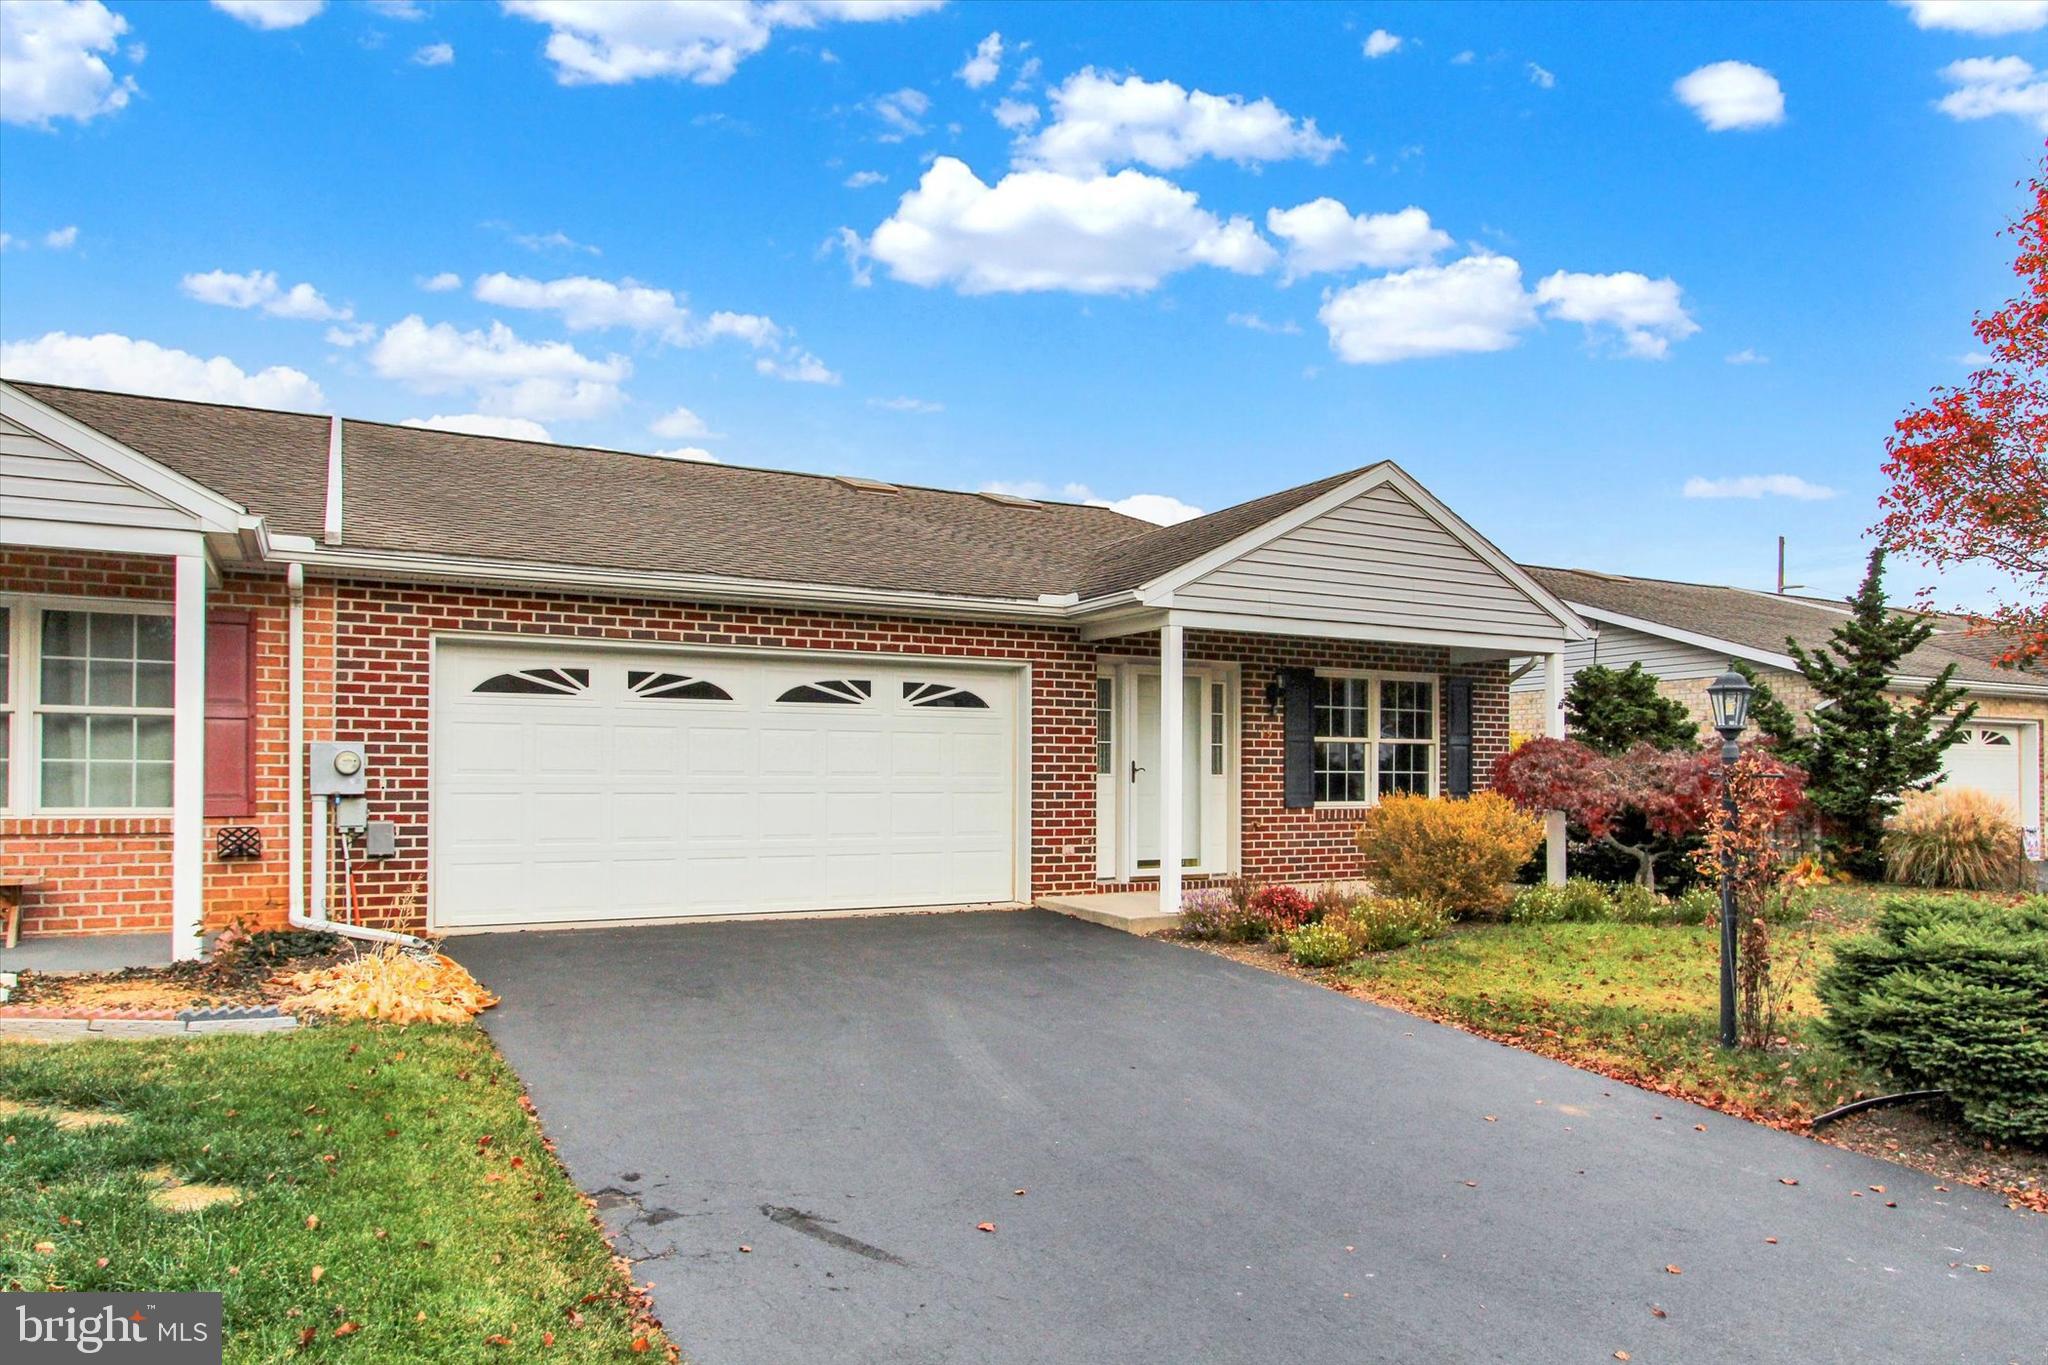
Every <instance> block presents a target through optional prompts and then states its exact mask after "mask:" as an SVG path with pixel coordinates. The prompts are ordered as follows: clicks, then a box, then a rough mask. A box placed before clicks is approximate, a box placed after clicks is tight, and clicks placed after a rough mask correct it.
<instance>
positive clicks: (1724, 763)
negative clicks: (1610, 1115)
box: [1707, 662, 1756, 1047]
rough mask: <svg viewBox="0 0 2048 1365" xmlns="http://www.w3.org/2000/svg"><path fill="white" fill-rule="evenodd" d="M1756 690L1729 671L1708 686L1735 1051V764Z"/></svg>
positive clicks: (1727, 1021)
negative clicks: (1717, 770)
mask: <svg viewBox="0 0 2048 1365" xmlns="http://www.w3.org/2000/svg"><path fill="white" fill-rule="evenodd" d="M1755 690H1756V689H1755V688H1753V687H1751V686H1750V685H1749V680H1748V679H1747V678H1745V677H1743V676H1742V675H1741V674H1740V673H1737V672H1736V671H1735V666H1734V664H1733V663H1732V662H1731V663H1730V664H1729V667H1728V671H1727V672H1726V673H1723V674H1722V675H1721V676H1720V677H1718V678H1716V679H1714V681H1713V682H1711V683H1709V684H1708V685H1707V702H1708V704H1709V705H1711V706H1712V708H1713V712H1714V729H1716V730H1717V731H1719V732H1720V735H1721V829H1722V833H1723V838H1722V840H1721V1046H1722V1047H1734V1046H1735V1045H1736V1043H1737V1042H1738V1041H1739V1039H1738V1037H1737V1033H1736V1028H1735V831H1736V810H1735V760H1736V759H1737V758H1738V757H1739V756H1740V755H1741V752H1742V750H1741V747H1740V745H1739V744H1738V741H1739V740H1740V739H1741V738H1742V731H1743V728H1744V727H1745V726H1747V725H1748V724H1749V697H1750V693H1752V692H1754V691H1755Z"/></svg>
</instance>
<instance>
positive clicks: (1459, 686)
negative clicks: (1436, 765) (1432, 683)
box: [1444, 678, 1472, 796]
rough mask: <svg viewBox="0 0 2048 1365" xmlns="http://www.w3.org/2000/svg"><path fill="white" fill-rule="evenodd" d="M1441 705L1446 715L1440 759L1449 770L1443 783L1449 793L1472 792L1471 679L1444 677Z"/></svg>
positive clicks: (1461, 794) (1468, 793)
mask: <svg viewBox="0 0 2048 1365" xmlns="http://www.w3.org/2000/svg"><path fill="white" fill-rule="evenodd" d="M1444 704H1445V707H1446V709H1447V710H1448V711H1449V713H1450V714H1449V715H1448V717H1447V718H1446V720H1445V724H1444V761H1445V764H1446V766H1447V767H1448V769H1449V771H1448V772H1447V773H1446V774H1445V786H1446V789H1447V790H1448V791H1449V792H1450V794H1451V795H1452V796H1470V795H1471V794H1472V680H1471V679H1470V678H1447V679H1445V680H1444Z"/></svg>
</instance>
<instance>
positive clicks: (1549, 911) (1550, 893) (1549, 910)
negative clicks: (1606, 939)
mask: <svg viewBox="0 0 2048 1365" xmlns="http://www.w3.org/2000/svg"><path fill="white" fill-rule="evenodd" d="M1613 918H1614V902H1613V900H1612V899H1610V898H1609V896H1608V894H1607V888H1606V887H1605V886H1603V885H1601V884H1600V883H1599V882H1596V881H1588V880H1587V879H1586V878H1584V877H1573V878H1572V879H1571V880H1570V881H1568V882H1566V883H1565V884H1564V885H1563V886H1525V887H1523V888H1522V889H1521V891H1520V892H1518V893H1517V894H1516V896H1515V898H1514V901H1513V902H1512V903H1511V904H1510V905H1509V906H1508V919H1509V920H1510V921H1511V922H1513V923H1515V924H1591V923H1594V922H1596V921H1599V920H1606V919H1613Z"/></svg>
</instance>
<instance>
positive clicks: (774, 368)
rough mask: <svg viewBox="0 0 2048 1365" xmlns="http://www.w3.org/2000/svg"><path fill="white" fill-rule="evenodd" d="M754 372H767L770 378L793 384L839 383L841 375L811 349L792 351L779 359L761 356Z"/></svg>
mask: <svg viewBox="0 0 2048 1365" xmlns="http://www.w3.org/2000/svg"><path fill="white" fill-rule="evenodd" d="M754 372H755V373H756V374H765V375H767V376H768V377H769V378H770V379H786V380H788V381H789V382H790V383H792V384H837V383H838V382H839V376H838V375H837V374H836V373H834V372H833V371H832V370H830V369H828V368H827V367H826V365H825V362H824V361H822V360H820V359H818V357H816V356H814V355H812V354H811V353H810V352H809V351H792V352H790V353H789V354H788V355H787V356H785V357H783V358H781V359H777V358H776V357H774V356H765V355H764V356H761V357H759V358H758V359H756V360H755V361H754Z"/></svg>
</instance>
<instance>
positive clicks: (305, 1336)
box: [299, 1327, 320, 1346]
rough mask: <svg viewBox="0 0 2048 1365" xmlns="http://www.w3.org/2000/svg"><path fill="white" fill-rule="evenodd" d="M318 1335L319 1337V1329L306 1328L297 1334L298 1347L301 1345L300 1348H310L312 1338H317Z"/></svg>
mask: <svg viewBox="0 0 2048 1365" xmlns="http://www.w3.org/2000/svg"><path fill="white" fill-rule="evenodd" d="M319 1335H320V1329H319V1328H317V1327H308V1328H306V1329H305V1330H304V1331H302V1332H300V1333H299V1345H301V1346H311V1345H312V1344H313V1338H314V1337H317V1336H319Z"/></svg>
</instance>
